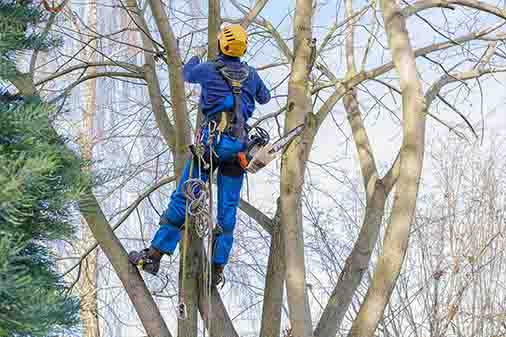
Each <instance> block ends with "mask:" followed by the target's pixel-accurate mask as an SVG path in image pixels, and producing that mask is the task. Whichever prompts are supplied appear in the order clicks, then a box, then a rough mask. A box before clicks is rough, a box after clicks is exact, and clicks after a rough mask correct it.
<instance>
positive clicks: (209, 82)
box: [184, 55, 271, 120]
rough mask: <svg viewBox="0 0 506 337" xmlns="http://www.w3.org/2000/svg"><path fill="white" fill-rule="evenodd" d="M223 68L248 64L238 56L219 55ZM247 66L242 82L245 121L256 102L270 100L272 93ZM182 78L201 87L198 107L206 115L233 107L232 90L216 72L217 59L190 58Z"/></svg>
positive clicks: (233, 67) (229, 109)
mask: <svg viewBox="0 0 506 337" xmlns="http://www.w3.org/2000/svg"><path fill="white" fill-rule="evenodd" d="M218 60H219V61H222V62H223V63H224V64H225V66H226V67H230V68H232V69H235V70H238V69H239V68H241V67H244V66H247V65H244V64H243V63H241V61H240V59H239V58H237V57H229V56H225V55H220V56H219V57H218ZM247 67H248V70H249V75H248V78H247V79H246V80H245V81H244V82H243V84H242V91H241V111H242V113H243V114H244V118H245V120H247V119H248V118H250V117H251V115H252V114H253V111H254V110H255V101H256V102H258V103H260V104H266V103H267V102H269V100H270V98H271V96H270V93H269V90H268V89H267V87H266V86H265V84H264V83H263V81H262V79H261V78H260V76H259V75H258V73H257V72H256V70H255V69H254V68H252V67H249V66H247ZM184 78H185V81H187V82H190V83H198V84H200V86H201V89H202V90H201V97H200V106H201V108H202V112H203V113H204V115H206V116H211V115H213V114H215V113H218V112H221V111H232V110H233V108H234V97H233V94H232V90H231V88H230V86H229V84H228V83H227V81H226V80H225V79H224V78H223V75H222V74H221V73H220V72H219V71H218V69H217V64H216V62H204V63H200V60H199V58H198V57H193V58H192V59H190V61H189V62H188V63H187V64H186V65H185V66H184Z"/></svg>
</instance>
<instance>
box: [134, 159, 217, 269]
mask: <svg viewBox="0 0 506 337" xmlns="http://www.w3.org/2000/svg"><path fill="white" fill-rule="evenodd" d="M191 164H192V160H188V161H187V162H186V164H185V167H184V170H183V172H182V175H181V178H180V179H179V182H178V184H177V188H176V190H175V191H174V192H173V193H172V195H171V198H170V203H169V206H168V207H167V209H166V210H165V211H164V212H163V214H162V216H161V217H160V223H159V224H160V228H159V229H158V231H157V232H156V233H155V236H154V237H153V239H152V241H151V247H150V248H147V249H144V250H142V251H140V252H139V251H133V252H131V253H130V254H129V258H130V262H132V263H133V264H135V265H138V266H139V267H141V269H143V270H145V271H146V272H149V273H151V274H154V275H156V273H157V272H158V270H159V267H160V260H161V258H162V256H163V254H167V255H171V254H172V253H173V252H174V250H175V249H176V246H177V244H178V242H179V240H180V239H181V226H182V225H183V224H184V222H185V217H186V197H185V195H184V192H183V189H184V187H185V186H184V185H185V183H186V181H188V179H190V170H191V171H192V172H191V177H192V178H198V177H199V169H198V164H197V163H196V161H195V162H194V164H193V168H191ZM200 178H201V179H202V180H204V181H207V179H208V173H207V172H205V171H201V172H200Z"/></svg>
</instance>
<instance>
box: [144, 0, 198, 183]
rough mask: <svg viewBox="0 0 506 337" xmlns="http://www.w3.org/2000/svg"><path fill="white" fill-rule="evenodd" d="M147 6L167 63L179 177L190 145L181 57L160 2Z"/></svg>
mask: <svg viewBox="0 0 506 337" xmlns="http://www.w3.org/2000/svg"><path fill="white" fill-rule="evenodd" d="M149 6H150V8H151V12H152V14H153V17H154V19H155V22H156V25H157V27H158V31H159V32H160V36H161V38H162V41H163V45H164V47H165V52H166V56H167V61H168V67H169V86H170V98H171V103H172V113H173V114H174V120H175V123H174V124H175V129H176V133H175V138H176V142H175V143H176V147H175V150H174V153H175V158H174V164H175V174H176V176H177V177H179V176H180V175H181V172H182V170H183V168H184V164H185V162H186V159H187V158H186V157H187V154H188V145H190V143H191V128H190V124H189V122H188V111H187V108H186V96H185V87H184V80H183V63H182V61H181V55H180V54H179V48H178V45H177V40H176V36H175V34H174V31H173V30H172V27H171V25H170V22H169V18H168V17H167V13H166V12H165V9H164V6H163V4H162V2H161V1H160V0H151V1H149Z"/></svg>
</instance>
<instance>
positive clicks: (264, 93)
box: [255, 71, 271, 104]
mask: <svg viewBox="0 0 506 337" xmlns="http://www.w3.org/2000/svg"><path fill="white" fill-rule="evenodd" d="M255 76H256V77H257V88H256V97H255V99H256V101H257V102H258V103H260V104H267V103H268V102H269V101H270V100H271V93H270V91H269V89H267V87H266V86H265V83H264V81H262V79H261V78H260V76H259V75H258V73H257V72H256V71H255Z"/></svg>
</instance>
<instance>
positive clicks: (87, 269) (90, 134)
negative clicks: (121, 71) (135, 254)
mask: <svg viewBox="0 0 506 337" xmlns="http://www.w3.org/2000/svg"><path fill="white" fill-rule="evenodd" d="M87 12H88V13H87V14H88V17H87V25H88V27H89V28H90V29H91V30H92V31H93V32H96V31H97V2H96V1H95V0H92V1H90V2H89V3H88V6H87ZM96 48H97V40H96V39H93V38H92V39H91V40H90V41H89V42H88V48H86V49H85V55H84V56H85V57H84V59H85V60H87V61H88V62H94V61H95V58H96V57H95V55H96ZM96 73H97V68H96V67H90V68H88V70H87V71H86V75H88V76H90V75H91V76H93V75H95V74H96ZM84 100H85V102H84V116H83V124H84V125H83V130H82V135H81V152H82V157H83V159H84V160H86V161H88V166H87V167H86V168H85V170H87V171H88V172H91V169H92V160H93V143H94V130H95V126H94V119H95V116H96V111H97V80H96V79H95V78H94V79H92V80H89V81H87V82H86V83H85V86H84ZM93 240H94V237H93V234H92V233H91V231H90V228H89V226H88V224H87V223H86V220H85V219H84V218H81V243H82V245H81V247H80V249H79V250H80V254H83V253H84V251H85V250H86V249H87V247H86V244H87V243H88V242H92V241H93ZM80 275H81V278H80V280H79V281H80V282H79V293H80V297H81V302H80V307H81V311H80V315H81V320H82V322H83V329H84V332H83V335H84V336H85V337H99V336H100V327H99V319H98V304H97V291H98V287H97V286H98V282H97V281H98V273H97V251H96V250H95V251H93V253H91V254H89V255H88V256H87V257H86V258H85V259H84V260H83V261H82V264H81V274H80Z"/></svg>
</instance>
